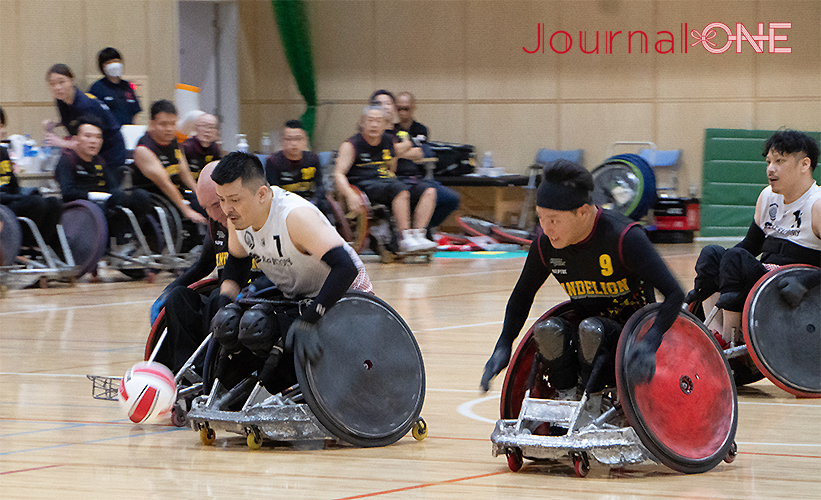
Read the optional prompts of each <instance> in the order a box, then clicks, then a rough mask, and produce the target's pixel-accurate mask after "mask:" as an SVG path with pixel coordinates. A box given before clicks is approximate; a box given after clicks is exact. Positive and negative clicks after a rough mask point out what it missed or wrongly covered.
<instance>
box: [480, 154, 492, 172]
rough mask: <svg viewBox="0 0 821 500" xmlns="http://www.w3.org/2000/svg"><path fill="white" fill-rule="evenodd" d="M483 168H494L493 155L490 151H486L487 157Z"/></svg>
mask: <svg viewBox="0 0 821 500" xmlns="http://www.w3.org/2000/svg"><path fill="white" fill-rule="evenodd" d="M482 168H484V169H491V168H493V155H491V154H490V151H485V156H484V158H482Z"/></svg>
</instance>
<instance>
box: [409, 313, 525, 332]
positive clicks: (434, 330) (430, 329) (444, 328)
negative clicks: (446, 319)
mask: <svg viewBox="0 0 821 500" xmlns="http://www.w3.org/2000/svg"><path fill="white" fill-rule="evenodd" d="M539 318H541V316H534V317H532V318H527V319H526V320H525V323H527V322H528V321H536V320H537V319H539ZM502 323H504V321H488V322H487V323H473V324H470V325H455V326H443V327H440V328H420V329H418V330H416V331H417V332H438V331H441V330H458V329H459V328H473V327H475V326H488V325H501V324H502Z"/></svg>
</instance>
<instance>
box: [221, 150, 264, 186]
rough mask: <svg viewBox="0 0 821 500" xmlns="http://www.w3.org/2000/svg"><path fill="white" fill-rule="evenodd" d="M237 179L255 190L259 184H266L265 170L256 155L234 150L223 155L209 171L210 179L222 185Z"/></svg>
mask: <svg viewBox="0 0 821 500" xmlns="http://www.w3.org/2000/svg"><path fill="white" fill-rule="evenodd" d="M237 179H242V185H243V186H245V187H247V188H249V189H251V188H253V189H251V190H252V191H255V190H256V189H257V188H258V187H259V186H262V185H267V184H268V181H267V180H265V170H264V169H263V168H262V162H261V161H260V160H259V157H257V155H252V154H250V153H243V152H241V151H234V152H233V153H228V154H227V155H225V156H224V157H223V158H222V159H221V160H220V162H219V163H218V164H217V166H216V167H214V171H213V172H211V180H212V181H214V182H216V183H217V184H219V185H220V186H223V185H225V184H230V183H232V182H234V181H236V180H237Z"/></svg>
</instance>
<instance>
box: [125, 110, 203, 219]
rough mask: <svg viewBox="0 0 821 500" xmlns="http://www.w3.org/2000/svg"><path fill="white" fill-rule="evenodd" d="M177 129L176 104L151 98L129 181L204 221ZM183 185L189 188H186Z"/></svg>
mask: <svg viewBox="0 0 821 500" xmlns="http://www.w3.org/2000/svg"><path fill="white" fill-rule="evenodd" d="M176 130H177V108H176V106H174V104H173V103H171V101H167V100H164V99H163V100H160V101H156V102H154V103H153V104H152V105H151V120H150V122H149V124H148V131H147V132H146V134H145V135H144V136H142V137H141V138H140V140H139V142H137V147H136V148H135V149H134V165H135V166H136V167H137V169H136V170H135V171H134V175H133V177H132V184H133V185H134V187H138V188H142V189H145V190H146V191H148V192H151V193H155V194H158V195H162V196H165V197H166V198H168V199H169V200H171V202H173V203H174V205H176V206H177V208H179V210H180V212H181V213H182V215H183V216H185V217H187V218H189V219H191V220H192V221H194V222H197V223H201V224H205V223H206V219H205V217H204V216H203V215H202V213H201V212H204V211H203V209H202V207H200V205H199V203H197V197H196V194H195V193H196V190H197V184H196V181H195V180H194V176H193V175H191V171H190V170H189V168H188V161H187V160H186V159H185V155H184V154H182V151H181V150H180V147H179V144H178V143H177V137H176ZM186 189H188V190H190V192H186ZM186 201H187V202H188V203H186ZM189 203H190V205H189Z"/></svg>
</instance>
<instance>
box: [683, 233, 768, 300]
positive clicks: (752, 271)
mask: <svg viewBox="0 0 821 500" xmlns="http://www.w3.org/2000/svg"><path fill="white" fill-rule="evenodd" d="M765 274H767V269H766V268H765V267H764V265H762V264H761V262H759V261H758V259H756V258H755V256H753V255H752V254H751V253H750V252H748V251H747V250H744V249H743V248H738V247H732V248H729V249H726V250H725V249H724V248H723V247H720V246H718V245H709V246H706V247H704V249H703V250H702V251H701V253H700V254H699V256H698V260H696V278H695V281H694V285H695V290H696V291H697V292H698V298H699V299H701V300H704V299H706V298H707V297H709V296H710V295H712V294H714V293H715V292H719V293H721V296H720V297H719V299H718V303H716V306H718V307H719V308H721V309H725V310H727V311H733V312H741V311H742V309H743V308H744V302H745V301H746V300H747V295H749V294H750V290H752V289H753V286H755V283H756V282H757V281H758V280H759V279H760V278H761V277H762V276H764V275H765ZM705 312H707V311H705Z"/></svg>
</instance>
